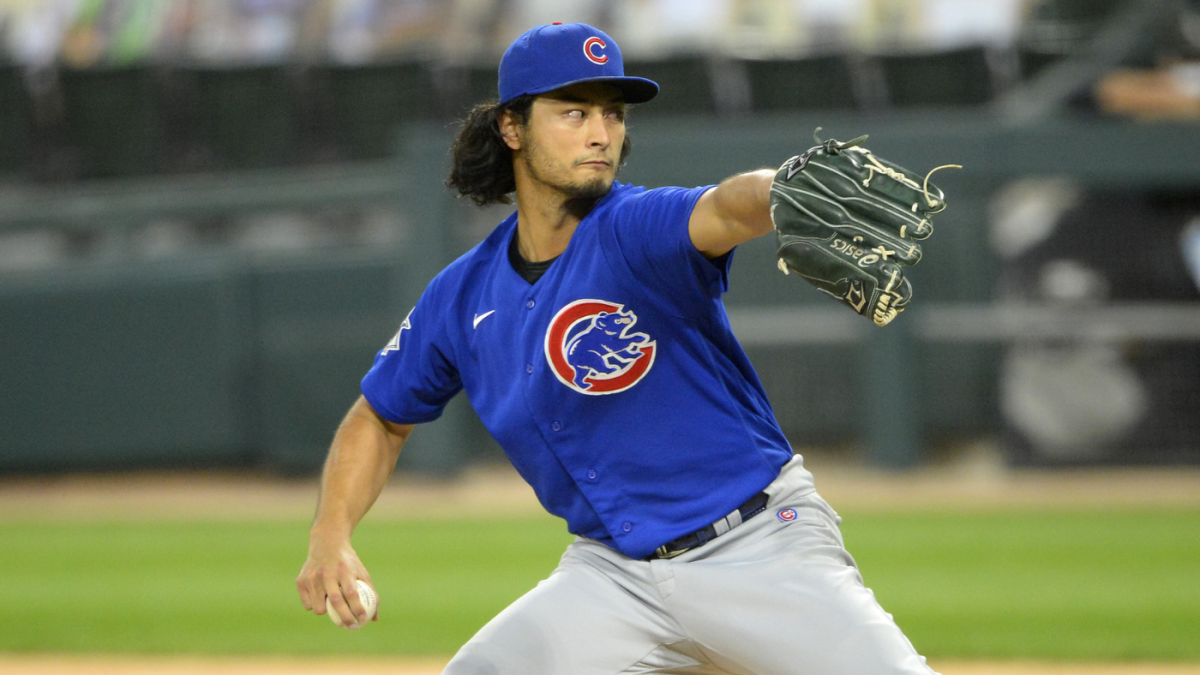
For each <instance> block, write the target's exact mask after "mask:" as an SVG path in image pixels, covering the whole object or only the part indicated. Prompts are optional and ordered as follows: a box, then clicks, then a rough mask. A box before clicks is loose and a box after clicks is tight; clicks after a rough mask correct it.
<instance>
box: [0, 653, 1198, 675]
mask: <svg viewBox="0 0 1200 675" xmlns="http://www.w3.org/2000/svg"><path fill="white" fill-rule="evenodd" d="M445 664H446V661H445V659H428V660H413V659H404V660H401V659H380V660H374V659H373V660H357V659H329V658H322V659H310V660H300V659H271V658H242V659H237V658H224V657H221V658H205V659H202V658H167V657H164V658H139V657H107V656H104V657H86V656H69V657H67V656H63V657H60V656H15V657H5V656H2V655H0V672H4V673H11V674H12V675H326V674H327V673H339V675H384V674H385V673H386V674H387V675H438V674H439V673H441V672H442V667H443V666H445ZM930 665H931V666H933V667H934V668H935V669H937V670H938V671H939V672H940V673H942V675H1200V664H1170V663H1128V664H1112V663H1094V664H1061V663H1045V662H1034V661H1020V662H1012V663H979V662H972V661H945V662H940V663H938V662H931V663H930Z"/></svg>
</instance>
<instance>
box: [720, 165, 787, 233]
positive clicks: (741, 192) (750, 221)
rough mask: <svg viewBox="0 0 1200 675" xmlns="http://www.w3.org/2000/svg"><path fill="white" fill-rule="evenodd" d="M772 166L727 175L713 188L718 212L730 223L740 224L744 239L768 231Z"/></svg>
mask: <svg viewBox="0 0 1200 675" xmlns="http://www.w3.org/2000/svg"><path fill="white" fill-rule="evenodd" d="M774 178H775V170H774V169H759V170H758V171H749V172H747V173H739V174H737V175H735V176H730V177H729V178H726V179H725V180H723V181H721V184H720V185H718V186H717V189H716V190H714V191H713V192H714V195H713V196H714V198H715V201H716V203H715V207H716V211H717V214H718V215H719V216H720V217H721V219H722V220H724V221H725V222H726V223H727V224H728V226H729V227H732V228H739V229H741V230H743V231H744V232H745V233H746V234H747V235H749V236H747V239H753V238H754V237H759V236H762V235H764V234H766V233H768V232H770V231H771V228H772V225H771V181H772V180H773V179H774Z"/></svg>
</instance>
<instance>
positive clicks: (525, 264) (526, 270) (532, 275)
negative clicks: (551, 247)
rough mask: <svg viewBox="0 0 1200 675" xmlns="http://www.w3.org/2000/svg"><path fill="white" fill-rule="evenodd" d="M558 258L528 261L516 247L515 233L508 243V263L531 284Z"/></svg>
mask: <svg viewBox="0 0 1200 675" xmlns="http://www.w3.org/2000/svg"><path fill="white" fill-rule="evenodd" d="M555 260H558V256H554V257H553V258H551V259H549V260H543V261H541V262H529V261H528V260H526V259H525V256H523V255H521V251H520V249H518V248H517V235H516V233H513V238H512V242H511V243H510V244H509V245H508V263H509V264H510V265H512V268H513V269H514V270H515V271H516V273H517V275H518V276H520V277H521V278H522V279H524V280H525V281H527V282H529V284H530V285H531V286H532V285H533V284H536V283H537V280H538V279H541V278H542V275H543V274H545V273H546V270H548V269H550V265H551V264H552V263H553V262H554V261H555Z"/></svg>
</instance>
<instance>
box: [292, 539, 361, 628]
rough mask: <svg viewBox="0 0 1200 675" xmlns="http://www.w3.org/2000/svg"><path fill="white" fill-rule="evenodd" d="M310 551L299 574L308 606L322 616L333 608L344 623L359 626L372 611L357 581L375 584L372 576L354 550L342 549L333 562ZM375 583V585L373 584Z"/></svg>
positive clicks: (300, 590) (299, 588)
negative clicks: (363, 597)
mask: <svg viewBox="0 0 1200 675" xmlns="http://www.w3.org/2000/svg"><path fill="white" fill-rule="evenodd" d="M322 557H323V556H322V555H321V554H320V553H312V552H310V555H309V559H308V560H307V561H306V562H305V564H304V567H303V568H302V569H301V570H300V575H299V576H298V577H297V578H296V590H297V592H298V594H299V595H300V602H301V604H303V605H304V608H305V609H306V610H308V611H311V612H313V613H314V614H316V615H318V616H320V615H323V614H326V613H327V612H332V613H333V614H335V615H336V616H337V617H338V619H340V622H339V623H340V625H343V626H347V627H351V628H356V627H358V626H359V625H362V624H363V623H365V622H366V619H367V616H368V612H367V608H366V607H365V606H364V604H363V602H362V599H361V597H360V596H359V592H358V586H357V584H356V581H357V580H359V579H361V580H363V581H364V582H366V583H367V584H371V581H370V579H371V576H370V574H368V573H367V570H366V569H365V568H364V567H363V566H362V563H361V562H359V560H358V558H357V556H356V555H354V554H353V551H352V550H350V551H349V552H342V553H341V554H339V555H338V556H336V557H333V560H334V561H335V562H333V561H331V562H323V561H321V560H320V558H322ZM373 587H374V586H373V585H372V588H373Z"/></svg>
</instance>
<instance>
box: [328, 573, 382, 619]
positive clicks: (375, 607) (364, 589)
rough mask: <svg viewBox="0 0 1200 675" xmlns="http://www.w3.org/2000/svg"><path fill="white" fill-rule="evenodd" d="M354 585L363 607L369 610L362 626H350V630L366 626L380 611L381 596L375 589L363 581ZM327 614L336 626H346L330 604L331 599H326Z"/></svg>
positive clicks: (359, 580)
mask: <svg viewBox="0 0 1200 675" xmlns="http://www.w3.org/2000/svg"><path fill="white" fill-rule="evenodd" d="M354 585H355V586H356V587H357V588H358V598H359V600H361V601H362V604H363V607H365V608H366V610H367V618H366V619H365V620H364V621H363V622H362V623H361V624H359V623H355V624H350V626H348V627H349V628H358V627H359V626H364V625H366V624H367V622H368V621H370V620H371V619H373V618H375V612H377V611H379V596H378V595H376V594H375V589H374V588H371V586H370V585H369V584H368V583H367V582H365V581H363V580H361V579H357V580H355V582H354ZM325 613H326V614H328V615H329V620H330V621H332V622H333V624H334V625H335V626H345V625H346V624H344V623H342V617H340V616H338V613H337V612H335V611H334V609H333V605H332V604H330V602H329V598H325Z"/></svg>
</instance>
